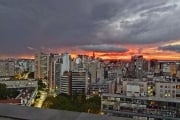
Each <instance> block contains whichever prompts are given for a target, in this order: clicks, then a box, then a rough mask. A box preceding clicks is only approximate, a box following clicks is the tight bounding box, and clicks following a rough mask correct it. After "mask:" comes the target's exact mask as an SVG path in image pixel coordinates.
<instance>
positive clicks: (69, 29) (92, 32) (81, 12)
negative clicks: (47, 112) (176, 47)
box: [0, 0, 180, 54]
mask: <svg viewBox="0 0 180 120" xmlns="http://www.w3.org/2000/svg"><path fill="white" fill-rule="evenodd" d="M179 12H180V2H179V1H175V0H168V1H167V0H149V1H147V0H13V1H12V0H1V1H0V41H1V44H0V54H2V53H4V54H21V53H32V51H33V50H32V49H30V48H29V47H28V46H31V48H35V49H40V48H41V47H42V46H43V47H45V48H46V47H47V48H61V47H73V46H87V45H96V44H97V45H102V44H110V45H111V44H149V43H160V42H166V41H170V40H177V39H180V34H179V31H180V21H179V18H180V14H179ZM115 51H116V50H115Z"/></svg>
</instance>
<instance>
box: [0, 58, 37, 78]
mask: <svg viewBox="0 0 180 120" xmlns="http://www.w3.org/2000/svg"><path fill="white" fill-rule="evenodd" d="M25 71H27V72H34V71H35V64H34V60H31V59H4V60H0V78H9V77H13V76H15V75H17V74H22V73H23V72H25Z"/></svg>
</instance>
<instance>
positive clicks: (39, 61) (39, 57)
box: [35, 53, 49, 79]
mask: <svg viewBox="0 0 180 120" xmlns="http://www.w3.org/2000/svg"><path fill="white" fill-rule="evenodd" d="M48 71H49V55H48V54H45V53H38V54H36V55H35V79H44V78H46V79H47V78H48Z"/></svg>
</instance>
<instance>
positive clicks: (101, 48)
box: [80, 44, 128, 53]
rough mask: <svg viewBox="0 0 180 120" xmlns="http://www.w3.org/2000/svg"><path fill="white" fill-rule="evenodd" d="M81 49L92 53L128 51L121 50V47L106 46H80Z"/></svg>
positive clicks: (125, 50)
mask: <svg viewBox="0 0 180 120" xmlns="http://www.w3.org/2000/svg"><path fill="white" fill-rule="evenodd" d="M80 48H81V49H83V50H85V51H94V52H118V53H119V52H127V51H128V49H126V48H123V47H119V46H116V45H106V44H102V45H85V46H81V47H80Z"/></svg>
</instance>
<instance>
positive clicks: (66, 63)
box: [61, 53, 71, 75]
mask: <svg viewBox="0 0 180 120" xmlns="http://www.w3.org/2000/svg"><path fill="white" fill-rule="evenodd" d="M61 56H62V60H61V75H63V73H64V72H65V71H70V70H71V55H70V54H68V53H64V54H62V55H61Z"/></svg>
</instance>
